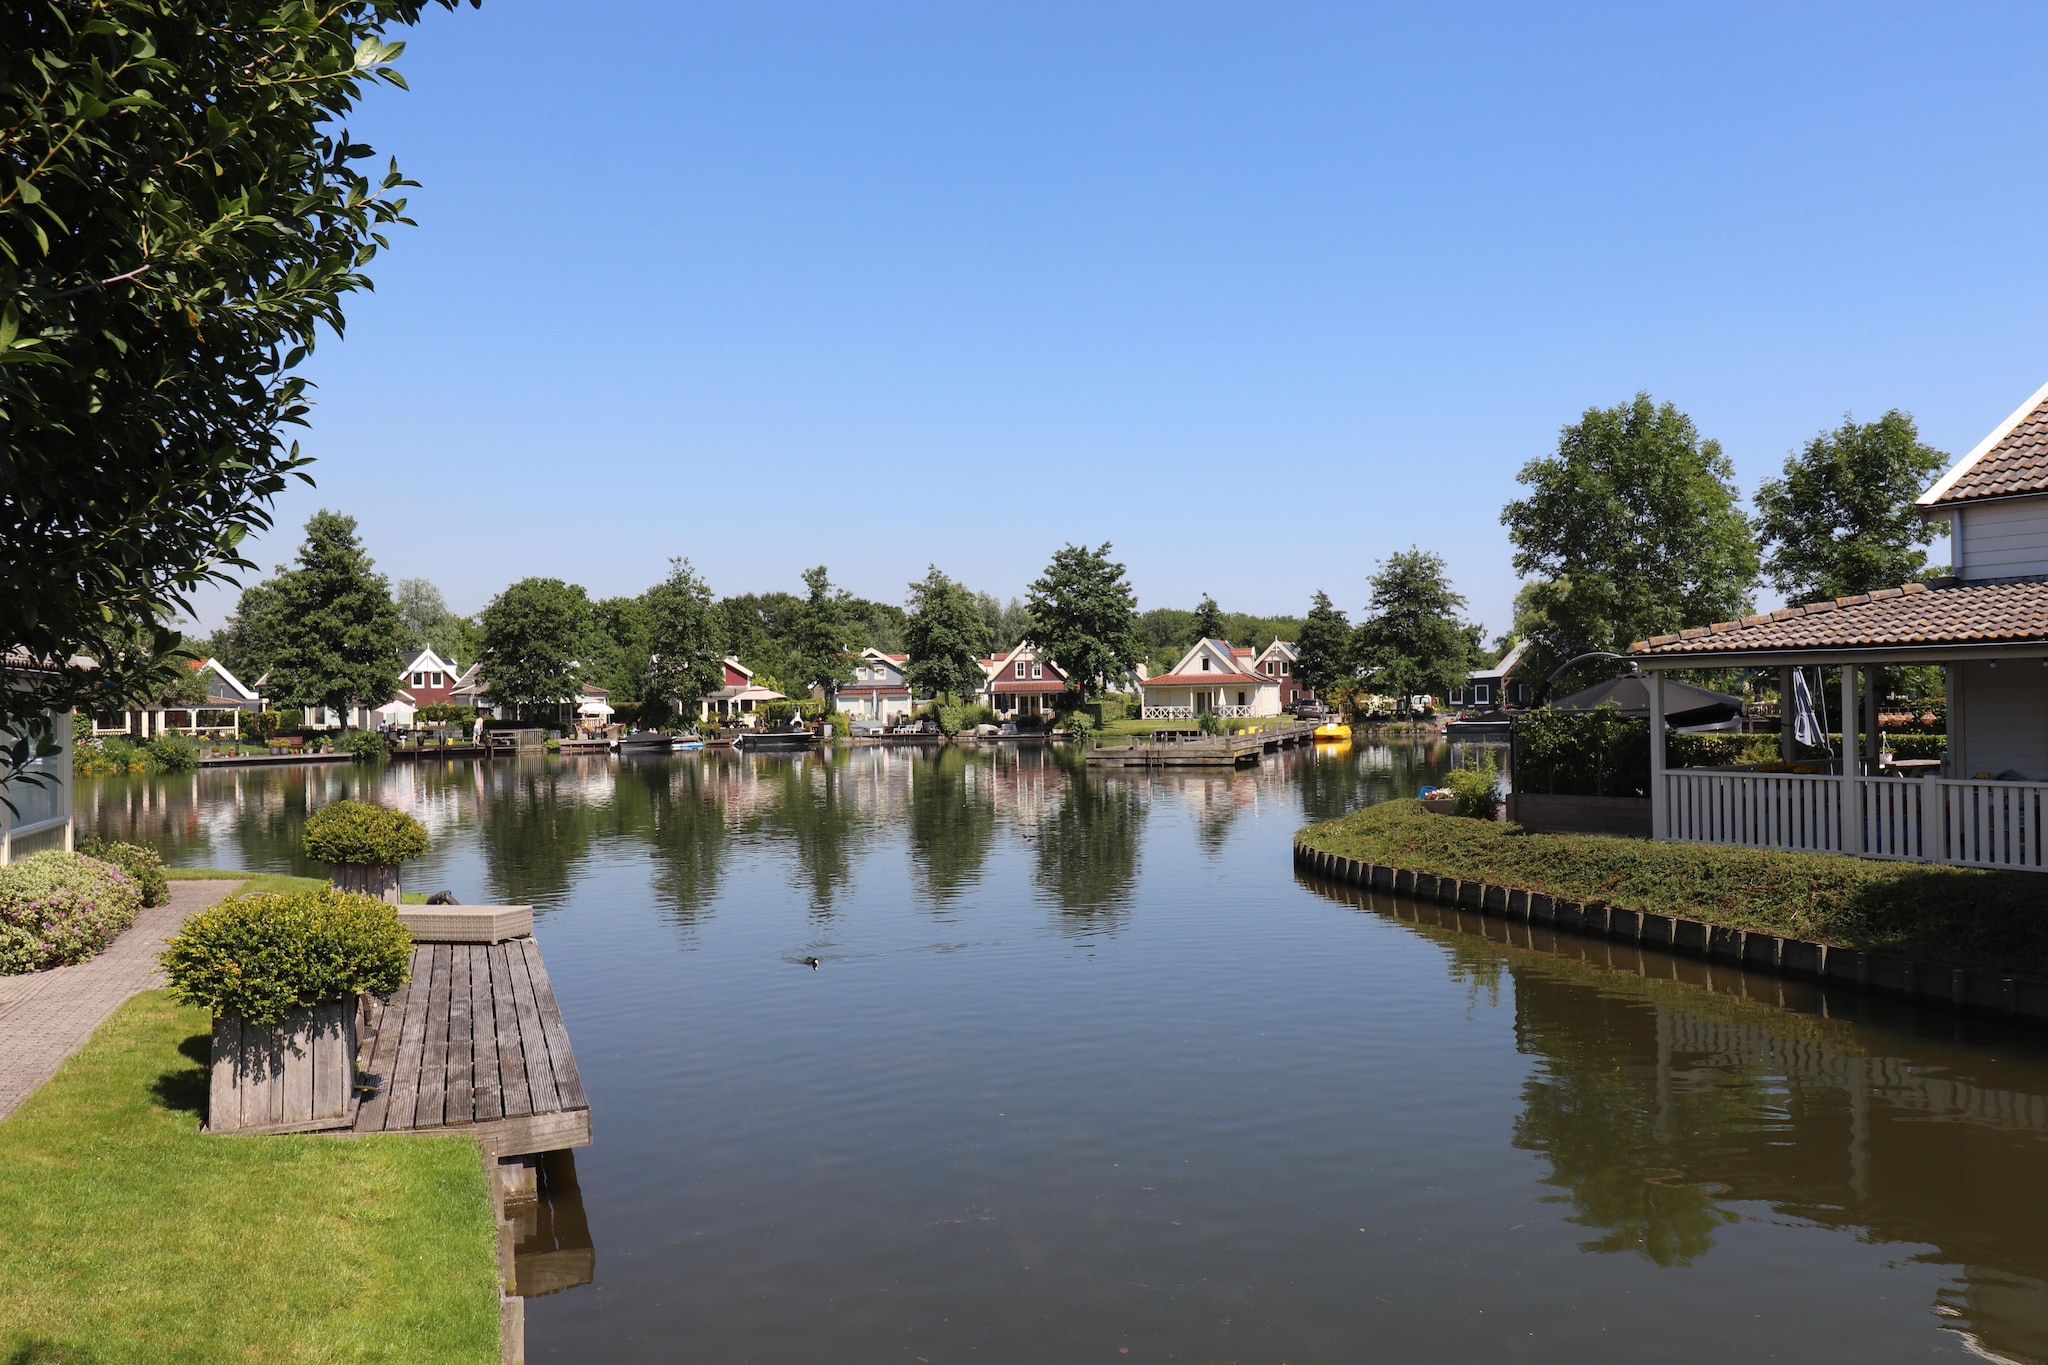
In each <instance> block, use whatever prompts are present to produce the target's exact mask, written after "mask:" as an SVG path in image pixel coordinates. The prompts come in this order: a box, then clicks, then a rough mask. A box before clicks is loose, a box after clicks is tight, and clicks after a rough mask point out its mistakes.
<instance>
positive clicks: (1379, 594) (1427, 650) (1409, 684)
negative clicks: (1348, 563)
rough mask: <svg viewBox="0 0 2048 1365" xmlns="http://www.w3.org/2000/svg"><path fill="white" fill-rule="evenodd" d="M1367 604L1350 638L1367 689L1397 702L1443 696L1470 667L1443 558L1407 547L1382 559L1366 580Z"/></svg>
mask: <svg viewBox="0 0 2048 1365" xmlns="http://www.w3.org/2000/svg"><path fill="white" fill-rule="evenodd" d="M1370 582H1371V587H1372V600H1371V603H1370V605H1369V606H1368V607H1367V608H1366V617H1365V620H1363V621H1361V622H1360V623H1359V626H1358V629H1357V631H1356V632H1355V633H1354V635H1353V643H1352V651H1353V657H1354V658H1355V659H1356V660H1357V663H1358V665H1359V666H1360V667H1361V668H1363V669H1364V670H1365V674H1366V677H1367V679H1368V680H1369V681H1370V682H1371V684H1372V685H1373V686H1374V687H1375V688H1377V689H1379V690H1381V691H1385V692H1390V693H1392V694H1393V695H1394V696H1396V697H1399V698H1402V699H1403V700H1402V705H1403V706H1404V707H1405V706H1406V704H1407V703H1406V698H1408V697H1411V696H1416V695H1420V694H1422V693H1429V694H1432V695H1434V694H1436V693H1440V692H1448V691H1449V690H1451V689H1452V688H1454V687H1457V686H1460V685H1461V684H1463V683H1464V681H1465V675H1466V674H1467V673H1468V672H1470V671H1471V668H1472V647H1473V632H1472V629H1471V627H1470V626H1468V625H1467V624H1466V623H1465V622H1464V621H1463V620H1462V619H1461V617H1460V615H1459V614H1460V613H1461V612H1463V611H1464V609H1465V599H1464V598H1463V597H1461V596H1459V595H1458V593H1457V592H1455V591H1454V590H1453V589H1452V587H1451V580H1450V574H1449V573H1448V572H1447V571H1446V569H1445V567H1444V561H1443V556H1441V555H1437V554H1432V553H1430V552H1429V551H1427V550H1419V549H1416V548H1414V547H1413V546H1411V547H1409V548H1408V549H1406V550H1402V551H1400V552H1398V553H1395V554H1391V555H1388V556H1387V558H1386V559H1385V561H1384V562H1382V563H1381V565H1380V567H1379V571H1378V572H1377V573H1375V574H1373V576H1372V578H1371V580H1370Z"/></svg>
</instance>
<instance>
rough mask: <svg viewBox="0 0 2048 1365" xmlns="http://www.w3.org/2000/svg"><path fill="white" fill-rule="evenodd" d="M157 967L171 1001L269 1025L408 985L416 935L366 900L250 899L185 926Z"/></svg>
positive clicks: (234, 900)
mask: <svg viewBox="0 0 2048 1365" xmlns="http://www.w3.org/2000/svg"><path fill="white" fill-rule="evenodd" d="M157 960H158V962H160V963H161V964H162V966H163V969H164V975H165V976H166V977H167V978H169V980H170V983H171V995H172V996H173V997H174V998H175V999H177V1000H179V1001H181V1002H183V1003H185V1004H188V1005H198V1006H200V1007H201V1008H203V1009H209V1010H212V1011H213V1012H214V1013H215V1014H229V1015H236V1016H238V1017H240V1018H242V1019H244V1020H247V1021H248V1022H249V1023H252V1024H275V1023H278V1022H280V1021H282V1020H283V1019H284V1017H285V1015H286V1014H288V1013H290V1012H291V1011H292V1010H295V1009H303V1008H305V1007H306V1006H308V1005H313V1004H317V1003H318V1002H320V1001H322V1000H335V999H346V998H349V997H351V996H354V995H355V994H357V993H358V992H360V991H368V992H370V993H371V994H375V995H388V994H390V993H391V992H392V991H395V990H397V989H398V988H399V987H400V986H402V985H404V984H405V983H406V981H407V980H409V979H410V976H411V965H412V935H411V934H409V933H407V932H406V929H405V926H404V925H403V924H401V923H399V920H398V910H397V908H396V907H395V906H390V905H386V904H385V903H384V902H382V901H380V900H375V899H373V898H371V897H369V896H362V895H357V894H355V893H353V892H348V891H336V890H335V889H334V888H333V887H329V886H323V887H319V888H316V889H312V890H305V891H284V892H277V893H274V894H270V895H265V894H262V893H251V894H247V895H241V896H230V897H229V898H228V899H226V900H224V901H221V902H220V903H219V904H217V905H214V906H212V907H210V908H209V909H206V910H202V911H200V912H199V913H198V914H196V915H194V916H193V917H192V918H191V919H189V920H187V921H185V927H184V928H183V929H180V930H179V931H178V933H177V935H176V937H174V938H172V939H171V941H170V943H169V944H168V945H166V947H165V948H164V950H163V952H162V953H161V954H160V955H159V956H158V959H157Z"/></svg>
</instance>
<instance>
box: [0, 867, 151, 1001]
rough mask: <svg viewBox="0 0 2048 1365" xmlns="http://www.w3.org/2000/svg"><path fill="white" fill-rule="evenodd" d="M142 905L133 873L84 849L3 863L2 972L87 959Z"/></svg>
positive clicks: (0, 905) (128, 922)
mask: <svg viewBox="0 0 2048 1365" xmlns="http://www.w3.org/2000/svg"><path fill="white" fill-rule="evenodd" d="M140 909H142V894H141V892H140V891H138V890H137V888H136V885H135V881H134V879H133V878H132V877H130V876H129V875H128V874H127V873H125V872H123V871H122V870H121V869H120V868H118V867H115V866H114V865H113V864H112V863H104V862H101V861H100V860H99V859H97V858H88V857H86V856H85V855H84V854H83V853H63V852H59V851H56V850H54V849H53V850H51V851H50V852H48V853H38V854H35V855H34V856H32V857H28V858H23V859H22V860H21V861H20V862H18V863H9V864H7V865H6V866H0V976H12V975H15V974H17V973H20V972H35V971H41V970H43V969H44V968H46V967H61V966H64V965H66V964H67V963H72V962H83V961H85V960H86V959H87V958H89V957H92V956H94V955H95V954H97V953H99V952H101V951H102V950H103V949H105V948H106V946H107V945H108V944H109V943H112V942H113V941H114V936H115V935H116V934H118V933H120V932H121V931H122V930H123V929H126V928H127V927H128V926H129V925H131V924H133V923H134V922H135V914H136V912H137V911H139V910H140Z"/></svg>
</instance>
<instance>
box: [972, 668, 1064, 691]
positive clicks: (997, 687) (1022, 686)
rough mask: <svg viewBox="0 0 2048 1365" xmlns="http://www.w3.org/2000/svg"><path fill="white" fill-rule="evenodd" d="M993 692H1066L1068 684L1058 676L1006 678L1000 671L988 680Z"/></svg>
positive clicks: (989, 687)
mask: <svg viewBox="0 0 2048 1365" xmlns="http://www.w3.org/2000/svg"><path fill="white" fill-rule="evenodd" d="M988 690H989V691H991V692H1064V691H1066V690H1067V685H1066V684H1065V683H1064V682H1062V681H1060V680H1059V679H1058V678H1006V677H1004V676H1003V675H1002V674H1000V673H998V674H997V675H996V676H995V677H993V678H990V679H989V680H988Z"/></svg>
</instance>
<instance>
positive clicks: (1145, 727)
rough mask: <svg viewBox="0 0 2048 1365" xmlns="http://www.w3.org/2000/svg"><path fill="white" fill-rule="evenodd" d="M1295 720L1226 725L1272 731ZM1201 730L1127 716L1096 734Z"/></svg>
mask: <svg viewBox="0 0 2048 1365" xmlns="http://www.w3.org/2000/svg"><path fill="white" fill-rule="evenodd" d="M1294 720H1295V717H1293V716H1253V717H1251V718H1249V719H1243V720H1229V721H1225V722H1224V724H1225V726H1226V727H1227V728H1228V729H1230V730H1270V729H1272V728H1274V727H1275V726H1278V725H1287V724H1290V723H1292V722H1293V721H1294ZM1200 728H1201V723H1200V722H1199V721H1192V720H1139V719H1137V718H1135V717H1132V716H1125V717H1124V718H1123V719H1122V720H1113V721H1111V722H1109V724H1107V725H1104V726H1102V727H1101V728H1100V729H1098V730H1097V731H1096V732H1095V733H1096V734H1097V735H1149V734H1151V733H1152V732H1153V731H1154V730H1198V729H1200Z"/></svg>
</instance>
